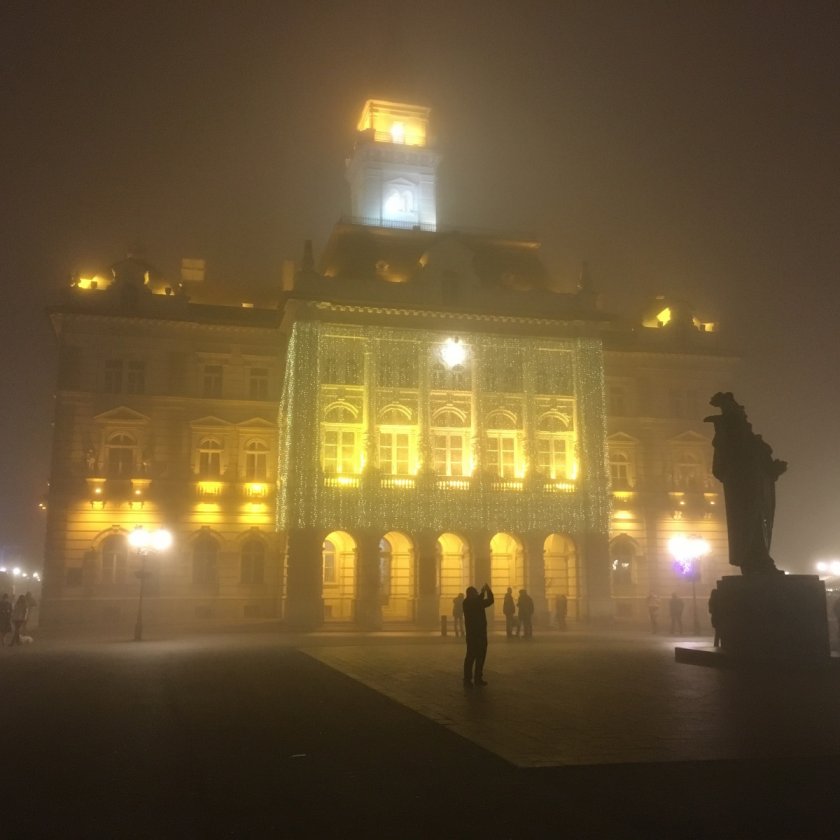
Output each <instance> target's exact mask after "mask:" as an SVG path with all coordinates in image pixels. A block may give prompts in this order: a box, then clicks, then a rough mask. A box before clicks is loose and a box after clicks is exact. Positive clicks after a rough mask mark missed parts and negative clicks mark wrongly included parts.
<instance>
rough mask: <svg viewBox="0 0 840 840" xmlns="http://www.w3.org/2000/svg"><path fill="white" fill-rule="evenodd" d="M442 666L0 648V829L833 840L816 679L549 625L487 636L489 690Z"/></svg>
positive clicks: (366, 645) (207, 640)
mask: <svg viewBox="0 0 840 840" xmlns="http://www.w3.org/2000/svg"><path fill="white" fill-rule="evenodd" d="M460 654H461V649H460V647H459V644H458V642H457V641H456V640H454V639H452V638H451V637H450V638H449V639H445V640H442V639H440V638H436V637H431V636H427V637H419V636H398V635H394V636H384V637H382V636H379V637H375V638H372V639H366V638H363V637H360V636H338V635H317V636H309V637H301V638H293V637H288V636H286V637H278V636H277V635H276V634H235V635H229V636H216V637H203V638H198V637H184V638H178V639H167V640H158V641H154V640H153V641H149V642H144V643H143V644H132V643H130V642H122V641H114V640H110V641H108V640H87V641H84V642H80V641H77V642H71V641H64V640H44V639H43V638H42V639H39V641H37V642H36V643H35V644H33V645H31V646H27V647H23V648H18V649H15V650H8V649H4V650H0V690H2V708H3V715H4V721H5V728H4V730H5V739H4V740H5V746H4V753H5V754H6V756H7V757H8V758H9V761H7V762H6V773H5V775H6V779H5V781H4V784H3V792H4V802H5V803H6V806H5V815H4V827H5V828H8V829H15V833H14V834H10V836H15V837H49V836H62V837H65V838H73V837H86V838H87V837H120V838H121V837H324V836H330V837H360V836H367V837H454V836H458V837H471V836H498V837H555V836H562V834H563V833H564V832H565V831H568V830H575V831H577V832H578V834H579V835H580V836H588V837H659V836H664V835H665V833H673V834H674V835H675V836H677V833H678V836H680V837H707V836H708V837H712V836H715V837H739V838H740V837H765V836H766V837H797V838H798V837H822V836H825V837H833V836H836V818H835V817H834V815H833V814H832V809H831V807H830V805H829V803H830V802H832V801H833V800H834V798H835V792H836V786H837V774H836V765H837V762H838V756H840V715H838V713H837V710H838V708H840V676H838V675H837V674H831V673H823V674H814V673H798V674H794V675H786V676H785V675H783V676H779V675H773V674H766V675H755V674H753V675H749V676H747V675H743V674H737V673H732V672H720V671H715V670H709V669H706V668H697V667H692V666H688V665H678V664H676V663H674V661H673V651H672V642H671V640H666V639H653V638H651V637H648V636H644V635H641V634H639V635H631V636H622V635H619V634H592V635H584V634H580V633H570V634H568V635H565V636H560V635H559V634H554V635H551V636H545V635H544V636H538V638H536V639H535V640H534V642H533V643H530V644H527V643H525V642H522V641H520V642H513V643H507V642H506V641H505V640H504V639H503V638H494V639H493V641H492V643H491V649H490V657H489V660H488V668H487V678H488V680H489V682H490V685H489V686H488V687H487V688H485V689H482V690H480V691H479V690H473V691H471V692H467V693H465V692H464V690H463V688H462V686H461V684H460V679H459V668H460V659H461V656H460ZM394 701H397V702H394ZM418 712H419V714H418ZM10 771H13V772H10ZM488 832H489V834H488Z"/></svg>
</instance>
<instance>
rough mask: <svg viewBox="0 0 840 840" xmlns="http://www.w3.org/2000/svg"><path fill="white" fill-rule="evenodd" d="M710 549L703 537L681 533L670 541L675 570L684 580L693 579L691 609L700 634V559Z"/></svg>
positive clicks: (695, 625)
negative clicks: (698, 591) (698, 609)
mask: <svg viewBox="0 0 840 840" xmlns="http://www.w3.org/2000/svg"><path fill="white" fill-rule="evenodd" d="M709 551H710V546H709V543H708V542H706V540H704V539H702V538H701V537H693V536H684V535H682V534H681V535H679V536H677V537H672V538H671V539H670V540H669V541H668V553H669V554H670V555H671V557H673V558H674V571H675V572H676V573H677V574H678V575H679V576H680V577H681V578H683V579H684V580H688V581H691V611H692V618H693V620H694V635H695V636H699V635H700V620H699V618H698V616H697V581H698V580H700V560H701V559H702V558H703V557H705V556H706V555H707V554H708V553H709Z"/></svg>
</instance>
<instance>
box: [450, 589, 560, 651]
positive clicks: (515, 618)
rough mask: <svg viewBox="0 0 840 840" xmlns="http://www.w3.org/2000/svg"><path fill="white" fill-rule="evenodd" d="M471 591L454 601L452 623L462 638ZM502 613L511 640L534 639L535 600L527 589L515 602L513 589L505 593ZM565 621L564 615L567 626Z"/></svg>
mask: <svg viewBox="0 0 840 840" xmlns="http://www.w3.org/2000/svg"><path fill="white" fill-rule="evenodd" d="M470 589H474V587H470ZM470 589H467V595H466V596H465V595H464V593H463V592H459V593H458V595H457V596H456V597H455V598H453V599H452V622H453V625H454V627H455V636H456V637H460V638H463V637H464V636H465V635H466V631H465V628H464V623H465V622H464V601H465V600H466V598H467V597H468V596H469V592H470ZM488 591H489V587H488ZM488 606H489V604H488ZM502 612H503V613H504V616H505V633H506V634H507V637H508V638H509V639H511V638H513V637H518V636H520V635H522V637H523V638H525V639H530V638H533V635H534V599H533V598H532V597H531V596H530V595H529V594H528V592H527V591H526V590H525V589H520V590H519V598H518V599H516V600H514V598H513V589H512V588H511V587H510V586H509V587H508V589H507V592H506V593H505V599H504V603H503V605H502ZM565 619H566V616H565V613H564V615H563V617H562V620H563V624H565ZM558 620H559V619H558Z"/></svg>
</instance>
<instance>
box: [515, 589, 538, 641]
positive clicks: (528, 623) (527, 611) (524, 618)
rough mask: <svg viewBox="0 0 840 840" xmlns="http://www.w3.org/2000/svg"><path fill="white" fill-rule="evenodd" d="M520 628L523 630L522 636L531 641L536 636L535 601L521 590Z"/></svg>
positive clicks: (519, 604)
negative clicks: (534, 621)
mask: <svg viewBox="0 0 840 840" xmlns="http://www.w3.org/2000/svg"><path fill="white" fill-rule="evenodd" d="M517 607H518V608H519V626H520V627H521V628H522V635H523V636H524V637H525V638H526V639H530V638H531V637H532V636H533V635H534V625H533V620H534V599H533V598H532V597H531V596H530V595H529V594H528V593H527V592H526V591H525V590H524V589H520V590H519V601H518V602H517Z"/></svg>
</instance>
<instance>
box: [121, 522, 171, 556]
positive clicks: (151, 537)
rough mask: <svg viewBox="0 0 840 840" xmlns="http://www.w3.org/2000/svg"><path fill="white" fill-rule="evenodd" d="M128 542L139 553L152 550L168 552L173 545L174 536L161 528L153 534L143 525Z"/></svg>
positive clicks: (133, 532) (133, 533) (134, 531)
mask: <svg viewBox="0 0 840 840" xmlns="http://www.w3.org/2000/svg"><path fill="white" fill-rule="evenodd" d="M128 541H129V543H130V544H131V546H132V547H133V548H136V549H137V550H138V551H142V550H143V549H152V550H153V551H166V549H167V548H169V547H170V546H171V545H172V534H171V533H170V532H169V531H167V530H166V529H164V528H159V529H158V530H157V531H152V532H151V533H150V532H149V531H147V530H146V529H145V528H144V527H143V526H142V525H138V526H137V527H136V528H135V529H134V530H133V531H132V532H131V533H130V534H129V535H128Z"/></svg>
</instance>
